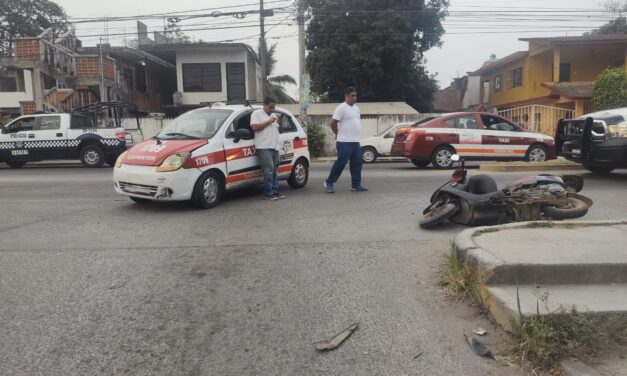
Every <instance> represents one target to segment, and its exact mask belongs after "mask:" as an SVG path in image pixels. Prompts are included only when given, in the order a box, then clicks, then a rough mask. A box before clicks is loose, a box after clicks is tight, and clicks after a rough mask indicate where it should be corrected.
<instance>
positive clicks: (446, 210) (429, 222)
mask: <svg viewBox="0 0 627 376" xmlns="http://www.w3.org/2000/svg"><path fill="white" fill-rule="evenodd" d="M455 213H457V206H456V205H455V203H453V202H448V201H446V200H442V199H441V200H439V201H437V202H435V203H434V204H433V205H431V206H430V207H429V210H428V211H426V212H425V213H424V215H423V217H422V218H420V220H418V225H419V226H420V227H421V228H424V229H425V230H428V229H432V228H434V227H436V226H438V225H440V224H442V223H444V221H446V220H447V219H449V218H450V217H452V216H453V215H454V214H455Z"/></svg>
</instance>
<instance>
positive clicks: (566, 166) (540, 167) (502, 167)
mask: <svg viewBox="0 0 627 376" xmlns="http://www.w3.org/2000/svg"><path fill="white" fill-rule="evenodd" d="M479 169H480V170H481V171H492V172H518V171H587V170H586V169H585V168H584V167H583V166H581V165H578V164H570V163H563V164H543V163H537V164H529V165H506V164H485V165H481V167H480V168H479Z"/></svg>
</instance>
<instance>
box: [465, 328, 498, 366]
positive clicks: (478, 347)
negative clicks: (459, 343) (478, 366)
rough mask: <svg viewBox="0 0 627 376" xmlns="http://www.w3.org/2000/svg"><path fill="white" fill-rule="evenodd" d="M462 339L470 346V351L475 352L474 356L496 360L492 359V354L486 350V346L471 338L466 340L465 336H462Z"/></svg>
mask: <svg viewBox="0 0 627 376" xmlns="http://www.w3.org/2000/svg"><path fill="white" fill-rule="evenodd" d="M464 338H466V341H467V342H468V345H470V348H471V349H472V351H474V352H475V354H477V355H479V356H482V357H484V358H490V359H492V360H496V358H495V357H494V354H492V351H490V349H488V348H487V347H486V345H484V344H483V343H481V342H479V341H478V340H477V339H475V338H472V339H471V338H468V337H467V336H466V335H465V334H464Z"/></svg>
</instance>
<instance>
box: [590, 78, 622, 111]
mask: <svg viewBox="0 0 627 376" xmlns="http://www.w3.org/2000/svg"><path fill="white" fill-rule="evenodd" d="M619 107H627V73H625V69H624V68H623V67H620V68H609V69H606V70H605V71H603V73H601V74H600V75H599V77H598V78H597V80H596V82H595V83H594V90H593V92H592V108H593V110H594V111H602V110H608V109H611V108H619Z"/></svg>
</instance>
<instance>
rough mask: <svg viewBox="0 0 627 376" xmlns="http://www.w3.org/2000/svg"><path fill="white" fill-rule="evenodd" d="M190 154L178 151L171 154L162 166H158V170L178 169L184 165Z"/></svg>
mask: <svg viewBox="0 0 627 376" xmlns="http://www.w3.org/2000/svg"><path fill="white" fill-rule="evenodd" d="M190 155H191V154H190V153H176V154H172V155H170V156H169V157H167V158H166V159H165V160H164V161H163V163H161V166H159V167H157V172H167V171H176V170H178V169H179V168H181V167H183V165H184V164H185V162H186V161H187V159H188V158H189V156H190Z"/></svg>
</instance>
